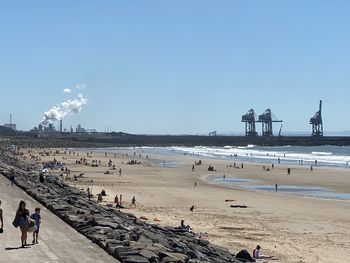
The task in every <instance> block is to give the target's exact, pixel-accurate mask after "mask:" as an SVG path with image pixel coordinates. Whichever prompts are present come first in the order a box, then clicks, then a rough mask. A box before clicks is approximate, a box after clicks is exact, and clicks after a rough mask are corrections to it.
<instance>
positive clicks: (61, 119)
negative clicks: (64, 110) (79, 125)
mask: <svg viewBox="0 0 350 263" xmlns="http://www.w3.org/2000/svg"><path fill="white" fill-rule="evenodd" d="M60 132H62V119H61V120H60Z"/></svg>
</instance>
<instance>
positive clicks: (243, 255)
mask: <svg viewBox="0 0 350 263" xmlns="http://www.w3.org/2000/svg"><path fill="white" fill-rule="evenodd" d="M236 259H239V260H241V261H243V262H255V259H253V258H252V256H251V255H250V254H249V252H248V251H247V250H246V249H243V250H241V251H239V252H238V253H237V255H236Z"/></svg>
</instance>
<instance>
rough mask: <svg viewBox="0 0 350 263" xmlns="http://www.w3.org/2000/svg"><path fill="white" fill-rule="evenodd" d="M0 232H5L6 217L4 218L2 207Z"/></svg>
mask: <svg viewBox="0 0 350 263" xmlns="http://www.w3.org/2000/svg"><path fill="white" fill-rule="evenodd" d="M0 206H1V200H0ZM0 223H1V227H0V233H2V232H4V218H3V213H2V208H0Z"/></svg>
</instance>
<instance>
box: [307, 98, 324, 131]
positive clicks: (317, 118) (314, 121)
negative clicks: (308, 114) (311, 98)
mask: <svg viewBox="0 0 350 263" xmlns="http://www.w3.org/2000/svg"><path fill="white" fill-rule="evenodd" d="M321 111H322V100H320V106H319V109H318V111H317V112H316V113H315V115H314V116H313V117H312V118H310V124H311V125H312V136H315V137H321V136H323V123H322V114H321Z"/></svg>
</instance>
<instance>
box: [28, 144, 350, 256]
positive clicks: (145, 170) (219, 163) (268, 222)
mask: <svg viewBox="0 0 350 263" xmlns="http://www.w3.org/2000/svg"><path fill="white" fill-rule="evenodd" d="M40 151H41V152H43V150H40ZM48 151H49V150H48ZM137 151H138V150H135V152H136V155H135V156H134V155H133V153H134V150H125V149H123V150H122V151H121V152H120V153H118V154H117V156H116V157H115V156H114V154H108V155H107V156H105V155H104V154H103V153H96V152H93V153H92V154H89V156H87V154H86V153H84V152H80V153H79V156H77V154H75V155H73V154H71V155H69V154H68V151H67V154H62V152H63V150H62V149H60V154H54V153H55V150H52V153H51V154H50V155H49V156H42V157H41V161H49V160H53V158H56V159H57V160H58V161H60V162H64V163H66V165H67V167H68V168H70V170H71V175H70V177H71V179H70V180H68V181H67V182H68V183H69V184H71V185H73V186H76V187H78V188H80V189H82V190H85V191H86V189H87V187H90V189H91V186H92V184H91V179H92V180H93V186H92V193H93V194H94V195H95V198H96V194H97V193H99V192H101V190H102V189H104V190H105V191H106V193H107V197H105V198H104V202H103V204H106V203H110V202H113V200H114V196H115V195H118V196H119V195H120V194H122V195H123V205H125V206H127V209H124V210H125V211H126V212H131V213H134V214H136V215H138V216H140V217H141V216H143V217H146V218H148V219H149V220H148V221H149V222H151V223H156V224H160V225H171V226H178V225H179V224H180V220H181V219H184V220H185V223H186V224H189V225H190V226H191V227H192V228H193V230H194V231H195V232H197V233H200V232H201V233H205V232H206V233H208V240H209V241H210V242H212V243H214V244H217V245H221V246H225V247H227V248H228V249H230V250H231V251H232V252H238V251H239V250H240V249H248V251H249V252H251V251H252V250H253V248H254V247H255V246H256V245H257V244H260V245H261V247H262V252H263V254H265V255H268V256H275V257H276V258H278V259H279V262H325V263H326V262H327V263H330V262H342V261H344V259H345V258H348V257H349V255H350V249H349V247H350V246H349V244H350V230H349V228H348V226H349V225H350V202H349V201H340V200H324V199H315V198H303V197H297V196H290V195H284V194H281V193H273V192H258V191H249V190H243V189H230V188H226V187H222V186H218V185H213V184H211V183H209V182H208V177H209V176H214V177H215V176H217V177H218V178H222V176H223V174H225V176H226V178H227V179H230V178H247V179H255V180H259V181H260V182H261V183H262V184H264V185H272V186H274V185H275V184H276V183H277V184H278V185H299V186H320V187H327V188H331V189H332V190H333V191H335V192H339V193H350V170H341V169H334V170H330V169H324V168H322V169H321V168H317V167H314V171H313V172H311V171H310V168H309V167H300V166H294V167H291V168H292V171H291V175H287V167H286V166H282V165H281V166H280V165H275V168H274V169H272V170H270V171H264V170H263V169H262V166H263V165H262V164H259V165H255V164H246V163H245V164H244V169H236V168H233V167H228V166H229V165H230V164H231V165H233V161H231V162H230V161H228V160H225V161H223V160H206V159H203V158H201V157H191V156H168V155H156V154H150V153H146V152H141V151H139V152H137ZM23 152H25V153H27V152H28V151H27V149H24V150H23ZM38 152H39V150H35V149H34V150H33V152H32V154H33V155H38ZM122 153H128V157H126V156H125V155H124V156H122V155H121V154H122ZM139 154H141V158H140V157H139ZM146 154H147V155H148V157H149V158H148V159H146ZM26 156H27V159H28V154H26ZM63 158H64V159H63ZM80 158H86V159H87V162H88V165H81V164H75V163H76V160H78V159H80ZM93 159H97V160H100V161H101V164H100V165H99V167H91V163H92V160H93ZM109 159H111V160H112V162H113V164H114V165H116V170H111V168H109V167H108V160H109ZM134 159H135V160H137V161H139V162H141V164H137V165H127V164H126V162H128V161H130V160H134ZM199 159H201V160H202V165H200V166H195V171H194V172H192V164H194V162H195V161H198V160H199ZM163 160H164V161H165V165H164V163H163ZM238 164H240V163H237V165H238ZM209 165H213V166H214V168H215V170H216V171H212V172H209V171H208V170H207V168H208V166H209ZM266 166H267V165H266ZM119 168H121V169H122V176H119V173H118V169H119ZM107 170H109V172H110V173H112V174H104V173H105V172H106V171H107ZM55 173H57V174H60V173H61V172H60V171H55ZM80 173H84V175H83V176H82V177H80V178H78V179H77V180H74V179H73V176H74V175H77V176H78V175H79V174H80ZM195 182H196V185H197V186H196V187H194V184H195ZM133 196H135V198H136V204H137V207H136V208H134V207H129V205H130V204H131V199H132V197H133ZM228 199H229V200H234V201H230V202H225V200H228ZM192 205H194V206H195V208H194V211H193V212H191V211H190V210H189V208H190V207H191V206H192ZM230 205H246V206H247V208H231V207H230ZM155 218H157V219H158V220H159V221H154V219H155ZM265 261H266V262H275V261H274V260H265ZM265 261H264V262H265Z"/></svg>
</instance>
